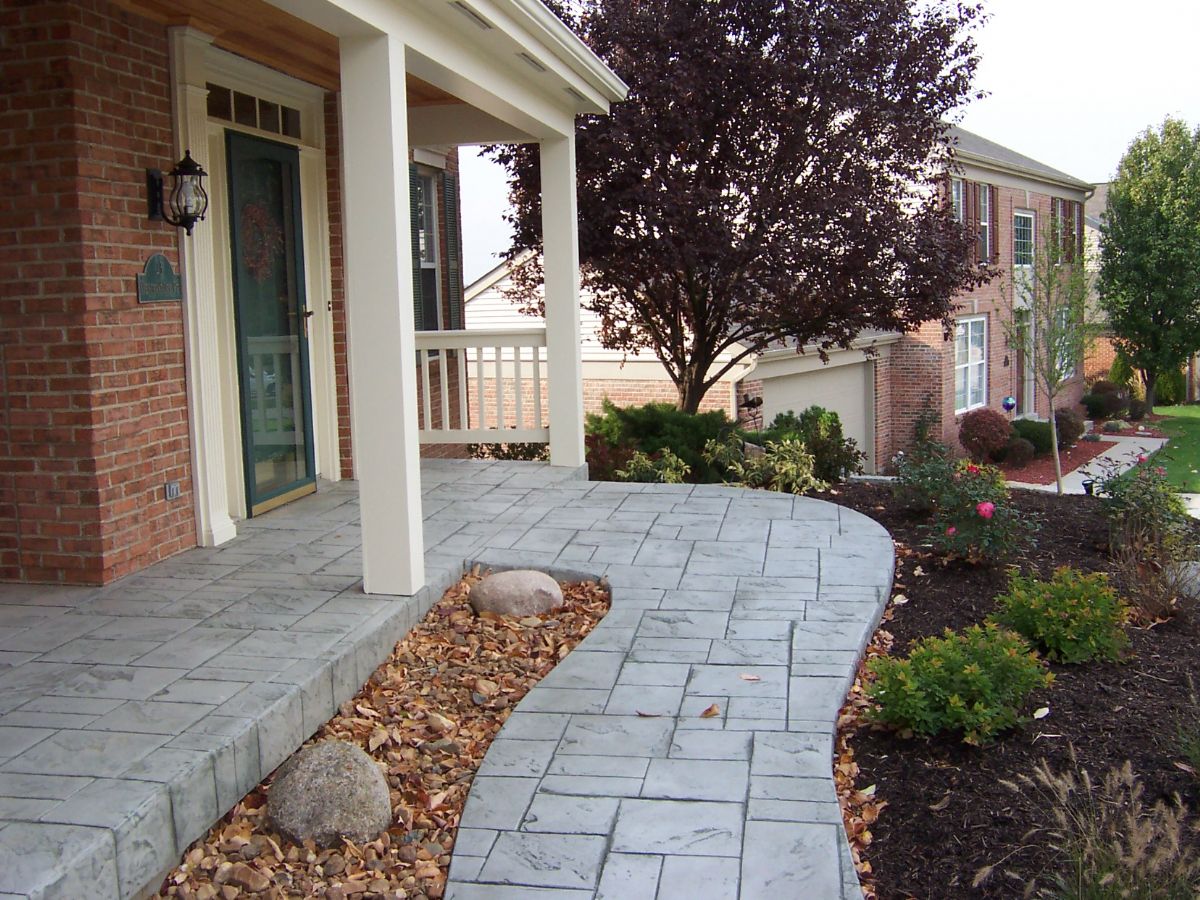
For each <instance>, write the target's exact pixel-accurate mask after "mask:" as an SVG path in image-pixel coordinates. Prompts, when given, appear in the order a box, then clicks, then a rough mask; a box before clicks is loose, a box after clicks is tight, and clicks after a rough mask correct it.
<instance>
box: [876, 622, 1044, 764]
mask: <svg viewBox="0 0 1200 900" xmlns="http://www.w3.org/2000/svg"><path fill="white" fill-rule="evenodd" d="M867 668H868V670H869V671H870V672H871V673H872V674H873V675H874V676H875V680H874V681H873V683H871V684H870V685H869V686H868V688H867V695H868V697H870V699H871V700H873V701H874V702H875V704H876V709H875V710H874V712H873V714H872V715H873V718H875V719H876V720H877V721H879V722H883V723H885V724H887V725H891V726H893V727H895V728H901V729H911V730H912V731H913V732H914V733H915V734H921V735H933V734H940V733H942V732H946V731H961V732H962V736H963V740H964V741H966V742H967V743H969V744H986V743H989V742H990V741H991V740H992V738H993V737H995V736H996V735H997V734H999V733H1000V732H1001V731H1004V730H1005V729H1006V728H1011V727H1012V726H1014V725H1016V724H1017V723H1018V722H1019V721H1021V710H1022V708H1023V707H1024V706H1025V704H1026V703H1027V701H1028V698H1029V695H1030V693H1032V692H1033V691H1034V690H1036V689H1037V688H1039V687H1044V686H1046V685H1049V684H1050V683H1051V682H1052V681H1053V676H1052V675H1050V674H1049V673H1048V672H1046V671H1045V666H1044V663H1043V662H1042V661H1041V660H1040V659H1038V657H1037V654H1036V653H1034V652H1032V651H1031V650H1030V648H1029V645H1028V644H1026V643H1025V640H1024V639H1023V638H1022V637H1021V636H1020V635H1018V634H1016V633H1015V632H1012V631H1006V630H1004V629H1002V628H999V627H998V626H996V625H990V624H989V625H985V626H982V627H981V626H979V625H973V626H971V627H970V628H968V629H966V630H965V631H963V632H953V631H950V630H949V629H947V630H946V632H945V635H944V636H943V637H927V638H924V639H922V640H920V641H918V642H917V643H916V644H915V645H914V646H913V648H912V650H911V651H910V652H909V655H908V658H907V659H895V658H892V657H886V656H885V657H881V658H879V659H875V660H872V661H871V662H870V663H868V665H867Z"/></svg>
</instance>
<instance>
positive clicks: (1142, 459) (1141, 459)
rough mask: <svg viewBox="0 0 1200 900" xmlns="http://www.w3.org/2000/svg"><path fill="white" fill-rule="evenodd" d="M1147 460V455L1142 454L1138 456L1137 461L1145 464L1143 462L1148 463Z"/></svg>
mask: <svg viewBox="0 0 1200 900" xmlns="http://www.w3.org/2000/svg"><path fill="white" fill-rule="evenodd" d="M1146 458H1147V457H1146V454H1145V453H1140V454H1138V458H1137V461H1138V462H1140V463H1143V462H1145V461H1146Z"/></svg>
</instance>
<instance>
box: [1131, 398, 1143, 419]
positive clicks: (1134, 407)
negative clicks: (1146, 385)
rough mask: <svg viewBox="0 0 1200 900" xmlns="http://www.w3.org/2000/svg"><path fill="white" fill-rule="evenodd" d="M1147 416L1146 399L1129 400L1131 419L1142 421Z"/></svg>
mask: <svg viewBox="0 0 1200 900" xmlns="http://www.w3.org/2000/svg"><path fill="white" fill-rule="evenodd" d="M1144 418H1146V401H1145V400H1130V401H1129V421H1131V422H1140V421H1142V419H1144Z"/></svg>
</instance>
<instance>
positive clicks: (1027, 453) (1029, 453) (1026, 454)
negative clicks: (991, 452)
mask: <svg viewBox="0 0 1200 900" xmlns="http://www.w3.org/2000/svg"><path fill="white" fill-rule="evenodd" d="M1035 452H1036V451H1035V450H1034V449H1033V444H1031V443H1029V441H1027V440H1025V438H1023V437H1015V438H1013V439H1012V440H1011V441H1009V442H1008V447H1007V448H1005V450H1004V461H1005V462H1006V463H1008V464H1009V465H1011V466H1012V467H1013V468H1014V469H1023V468H1025V467H1026V466H1027V465H1029V464H1030V463H1031V462H1032V461H1033V457H1034V455H1035Z"/></svg>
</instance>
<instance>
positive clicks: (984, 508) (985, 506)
mask: <svg viewBox="0 0 1200 900" xmlns="http://www.w3.org/2000/svg"><path fill="white" fill-rule="evenodd" d="M975 512H977V513H979V515H981V516H983V518H985V519H990V518H991V517H992V516H993V515H995V513H996V504H995V503H992V502H990V501H988V500H984V501H983V502H982V503H980V504H978V505H977V506H976V507H975Z"/></svg>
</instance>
